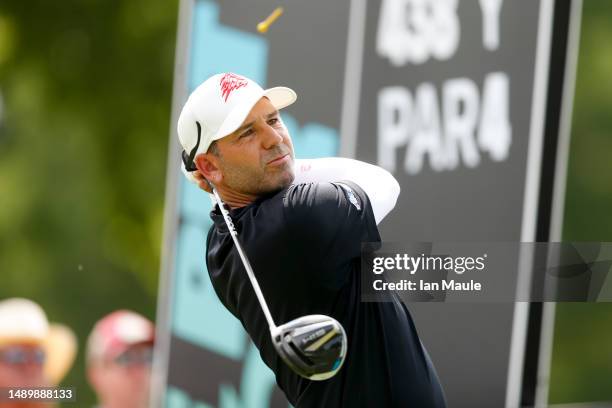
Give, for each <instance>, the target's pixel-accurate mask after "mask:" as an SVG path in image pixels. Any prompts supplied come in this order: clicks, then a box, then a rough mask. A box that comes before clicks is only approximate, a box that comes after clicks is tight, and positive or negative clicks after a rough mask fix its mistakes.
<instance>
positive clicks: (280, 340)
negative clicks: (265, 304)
mask: <svg viewBox="0 0 612 408" xmlns="http://www.w3.org/2000/svg"><path fill="white" fill-rule="evenodd" d="M271 334H272V343H274V347H275V348H276V351H277V352H278V354H279V355H280V356H281V358H282V359H283V361H285V363H287V365H288V366H289V367H290V368H291V369H292V370H293V371H294V372H295V373H297V374H299V375H301V376H302V377H305V378H308V379H309V380H315V381H320V380H327V379H328V378H331V377H333V376H334V375H335V374H336V373H337V372H338V370H340V367H342V364H343V363H344V358H345V357H346V350H347V339H346V332H345V331H344V328H343V327H342V325H341V324H340V323H339V322H338V321H337V320H336V319H334V318H332V317H329V316H325V315H308V316H304V317H300V318H297V319H295V320H292V321H290V322H288V323H285V324H283V325H280V326H278V327H277V328H276V329H273V330H272V332H271Z"/></svg>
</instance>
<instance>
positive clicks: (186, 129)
mask: <svg viewBox="0 0 612 408" xmlns="http://www.w3.org/2000/svg"><path fill="white" fill-rule="evenodd" d="M262 97H266V98H268V99H269V100H270V102H271V103H272V105H273V106H274V107H275V108H276V109H282V108H284V107H286V106H289V105H291V104H292V103H293V102H295V100H296V99H297V95H296V93H295V92H294V91H293V90H292V89H290V88H286V87H280V86H279V87H274V88H270V89H265V90H264V89H263V88H262V87H261V86H259V85H258V84H257V83H256V82H255V81H253V80H251V79H249V78H246V77H243V76H240V75H236V74H232V73H222V74H216V75H213V76H211V77H210V78H208V79H207V80H206V81H204V82H203V83H202V84H201V85H200V86H198V87H197V88H196V89H195V91H193V92H192V93H191V95H189V98H188V99H187V102H185V105H184V106H183V110H182V111H181V115H180V116H179V119H178V124H177V131H178V137H179V141H180V143H181V145H182V146H183V149H184V151H185V152H187V154H190V153H191V152H192V150H193V148H194V147H195V146H196V145H198V125H197V124H198V123H199V125H200V128H201V131H200V143H199V145H198V148H197V150H196V151H195V154H193V157H195V156H196V155H198V154H200V153H206V152H207V151H208V148H209V147H210V145H211V143H212V142H213V141H215V140H219V139H221V138H223V137H225V136H228V135H229V134H231V133H232V132H234V131H235V130H236V129H238V128H239V127H240V125H242V123H243V122H244V120H245V119H246V118H247V116H248V115H249V112H251V109H253V106H255V104H256V103H257V102H258V101H259V100H260V99H261V98H262ZM184 166H185V165H184V163H183V165H182V167H183V172H184V173H185V175H186V176H188V178H189V179H190V180H192V181H193V179H192V178H191V177H189V172H188V171H186V170H185V168H184Z"/></svg>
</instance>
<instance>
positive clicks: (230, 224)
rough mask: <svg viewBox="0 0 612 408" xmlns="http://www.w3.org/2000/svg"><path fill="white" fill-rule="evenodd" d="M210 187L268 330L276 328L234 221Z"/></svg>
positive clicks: (213, 189) (217, 194) (215, 191)
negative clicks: (264, 317)
mask: <svg viewBox="0 0 612 408" xmlns="http://www.w3.org/2000/svg"><path fill="white" fill-rule="evenodd" d="M211 188H212V191H213V194H214V195H215V198H216V199H217V203H218V204H219V210H221V214H222V215H223V219H224V220H225V224H226V225H227V229H228V230H229V232H230V235H231V236H232V239H233V240H234V245H236V249H237V250H238V254H239V255H240V259H242V264H243V265H244V269H246V273H247V276H248V277H249V280H250V281H251V286H253V290H254V291H255V295H256V296H257V299H258V300H259V305H260V306H261V309H262V310H263V313H264V315H265V316H266V320H267V321H268V326H269V327H270V331H272V330H273V329H275V328H276V324H275V323H274V319H272V314H270V309H268V303H267V302H266V299H265V298H264V295H263V293H262V291H261V288H260V287H259V283H258V282H257V278H255V273H254V272H253V268H252V267H251V263H250V262H249V258H247V256H246V254H245V253H244V250H243V249H242V245H241V244H240V240H239V239H238V232H237V231H236V228H235V227H234V222H233V221H232V218H231V217H230V215H229V212H228V211H227V210H226V209H225V204H224V203H223V201H222V200H221V197H220V196H219V193H217V190H216V189H215V188H214V187H212V186H211Z"/></svg>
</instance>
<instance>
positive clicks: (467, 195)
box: [341, 0, 552, 407]
mask: <svg viewBox="0 0 612 408" xmlns="http://www.w3.org/2000/svg"><path fill="white" fill-rule="evenodd" d="M544 3H547V4H548V5H549V6H550V5H551V4H552V3H551V2H547V1H546V0H544ZM353 5H354V7H356V8H358V7H362V8H364V13H363V14H364V15H365V20H364V21H365V23H364V22H360V21H352V22H351V23H352V24H353V25H354V26H356V27H359V26H360V25H363V26H364V27H363V34H362V33H360V32H359V29H356V30H355V32H356V33H358V34H361V35H362V36H363V43H362V44H363V45H362V46H363V56H362V57H361V58H359V56H357V57H355V60H354V61H353V63H354V64H360V66H361V69H362V72H361V75H360V76H359V77H358V78H357V81H356V82H354V83H352V84H350V85H349V87H350V88H353V89H354V90H355V91H353V92H352V93H349V96H348V97H347V98H345V101H344V103H345V104H346V103H351V100H355V99H356V100H357V101H358V108H357V109H356V110H353V111H352V112H351V111H350V110H349V111H348V112H349V114H348V115H347V114H345V118H344V120H343V125H344V128H343V129H342V135H343V139H342V147H341V150H342V151H343V152H344V153H345V154H349V155H350V154H351V153H352V154H353V155H354V157H356V158H358V159H362V160H365V161H368V162H374V163H375V162H376V161H377V117H376V115H377V93H378V91H379V90H380V89H381V88H383V87H386V86H398V85H399V86H404V87H407V88H408V89H409V90H410V91H411V92H412V93H414V90H415V88H416V86H417V85H418V84H420V83H422V82H425V81H426V82H430V83H433V84H434V86H436V88H437V92H438V97H439V96H440V95H439V92H440V91H439V89H440V85H441V83H442V82H443V81H445V80H448V79H451V78H459V77H467V78H471V79H473V80H474V81H475V83H476V84H477V85H478V88H479V90H480V92H481V94H482V81H483V79H484V76H485V74H487V73H489V72H494V71H502V72H505V73H507V74H508V76H509V78H510V104H509V111H510V123H511V125H512V144H511V147H510V154H509V157H508V158H507V160H505V161H503V162H493V161H491V160H490V159H489V158H488V156H487V155H486V154H482V155H481V163H480V165H479V166H478V167H476V168H473V169H470V168H467V167H465V165H462V164H461V165H459V166H458V167H457V168H456V169H455V170H452V171H443V172H439V173H436V172H433V171H432V170H431V168H430V167H429V164H428V162H427V161H426V163H425V165H424V166H423V168H422V170H421V172H419V173H418V174H416V175H408V174H406V173H405V172H404V170H403V157H404V153H405V150H404V149H398V152H397V156H396V158H397V159H398V161H397V163H398V166H397V170H396V172H395V173H394V176H395V177H396V178H397V179H398V181H399V182H400V185H401V186H402V194H401V196H400V199H399V200H398V203H397V205H396V207H395V210H394V211H393V212H392V213H391V215H390V216H389V217H388V218H387V219H386V220H385V221H384V223H383V225H382V226H381V227H382V228H381V235H382V237H383V239H384V240H385V241H404V242H405V241H421V242H422V241H440V240H447V241H449V240H452V241H482V240H491V241H521V240H525V238H526V237H527V238H526V239H527V240H532V239H534V237H533V234H529V233H526V231H523V230H522V229H525V223H524V221H525V220H524V218H525V217H527V224H531V228H534V226H535V223H536V218H535V213H533V212H532V213H529V214H526V213H525V209H526V208H527V206H525V207H524V205H525V202H526V199H528V200H532V201H533V199H534V198H535V199H537V196H536V197H525V191H527V189H526V184H528V183H529V181H527V180H526V179H527V168H528V160H529V152H528V148H529V147H530V137H531V138H533V137H541V132H542V131H543V129H540V130H539V132H538V133H535V134H534V132H533V128H532V125H533V123H532V121H534V120H536V121H543V120H544V118H543V113H544V111H543V110H542V111H540V112H541V116H539V117H532V114H533V112H534V107H535V106H536V105H537V104H540V108H541V107H542V106H543V99H542V100H534V95H536V94H535V93H534V88H539V90H540V92H541V93H544V92H545V86H546V76H545V75H544V78H542V77H540V79H541V80H543V81H540V83H537V84H536V83H535V78H536V76H537V73H538V72H537V69H536V58H537V55H536V54H537V45H538V38H539V36H538V35H539V34H541V35H545V36H550V31H548V32H546V30H543V31H544V32H539V31H538V27H539V25H541V21H544V19H542V20H540V17H541V16H540V15H539V13H540V7H541V6H542V2H540V1H531V2H528V1H520V2H511V1H504V2H503V6H502V9H501V21H500V46H499V48H498V49H497V50H496V51H493V52H491V51H486V50H485V49H484V47H483V45H482V18H481V12H480V9H479V2H475V1H474V2H459V5H458V14H459V19H460V33H461V34H460V35H461V38H460V42H459V46H458V49H457V51H456V52H455V54H454V56H453V57H452V58H451V59H449V60H446V61H436V60H431V59H430V60H428V61H427V62H426V63H424V64H422V65H413V64H407V65H405V66H403V67H400V68H396V67H392V66H391V65H390V64H389V62H388V60H386V59H383V58H381V57H380V56H379V55H377V53H376V30H377V25H378V23H379V10H380V5H381V2H378V1H370V2H366V1H365V0H353ZM549 13H552V11H551V10H550V9H549ZM544 17H547V16H544ZM548 17H551V16H548ZM349 30H350V28H349ZM356 41H358V40H356ZM358 47H359V46H356V48H358ZM540 52H544V53H545V50H540ZM546 55H547V54H546V53H545V54H544V58H543V64H545V66H544V70H546V66H547V64H548V61H547V58H546ZM349 58H350V56H349ZM360 59H361V61H360ZM536 97H537V95H536ZM351 122H353V123H351ZM531 154H532V155H533V154H534V152H531ZM536 154H537V153H536ZM532 160H533V159H532ZM536 161H537V159H536ZM536 164H537V163H536ZM533 170H536V169H535V168H534V169H533ZM536 172H537V170H536ZM535 177H536V178H537V177H538V176H537V173H536V176H535ZM527 187H528V188H529V187H530V186H527ZM531 191H534V189H533V188H532V190H531ZM535 191H537V186H535ZM536 194H537V192H536ZM532 205H533V203H532ZM530 216H531V217H530ZM518 262H519V260H518V259H516V267H517V269H518ZM515 285H516V283H515ZM523 306H524V305H523ZM520 308H521V306H520V305H519V306H518V309H517V306H516V305H515V304H488V305H486V306H483V305H482V304H480V305H479V304H453V305H449V304H440V303H438V304H410V305H409V309H410V310H411V311H412V313H413V315H414V317H415V320H416V325H417V328H418V330H419V333H420V335H421V336H422V338H423V343H424V344H425V345H426V347H427V349H428V350H429V352H430V353H431V355H432V359H433V361H434V364H435V365H436V368H437V370H438V373H439V375H440V378H441V381H442V382H443V386H444V388H445V392H446V394H447V397H448V401H449V404H450V406H453V407H474V406H491V407H493V406H495V407H501V406H506V405H508V406H514V405H518V401H517V399H518V394H519V393H520V386H519V385H518V383H519V382H520V381H521V380H520V377H521V373H520V370H521V368H522V367H521V366H522V357H523V355H522V347H523V345H521V344H519V343H520V342H524V341H525V339H524V336H521V335H520V333H521V331H522V330H524V329H522V328H521V326H523V325H524V324H525V318H526V316H525V315H524V310H522V313H519V314H516V312H517V310H519V309H520ZM517 330H518V331H517ZM513 334H514V336H515V338H514V339H513ZM513 340H514V344H513ZM513 365H514V366H513ZM512 366H513V367H512ZM517 368H518V370H517ZM509 377H511V378H509ZM507 393H510V394H512V395H509V396H507ZM507 397H508V398H507Z"/></svg>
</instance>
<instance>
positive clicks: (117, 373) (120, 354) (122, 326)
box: [86, 310, 155, 408]
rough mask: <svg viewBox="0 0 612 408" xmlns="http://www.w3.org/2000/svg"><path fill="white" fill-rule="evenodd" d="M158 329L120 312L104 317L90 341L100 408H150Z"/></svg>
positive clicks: (89, 366)
mask: <svg viewBox="0 0 612 408" xmlns="http://www.w3.org/2000/svg"><path fill="white" fill-rule="evenodd" d="M154 339H155V327H154V325H153V323H151V322H150V321H149V320H148V319H146V318H145V317H143V316H141V315H139V314H137V313H135V312H132V311H129V310H118V311H116V312H113V313H111V314H109V315H107V316H106V317H104V318H102V319H101V320H100V321H98V322H97V323H96V325H95V326H94V328H93V330H92V332H91V334H90V336H89V339H88V340H87V352H86V353H87V377H88V379H89V382H90V384H91V385H92V387H93V388H94V390H95V392H96V394H97V396H98V400H99V403H100V408H145V407H148V397H149V382H150V377H151V361H152V356H153V343H154Z"/></svg>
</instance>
